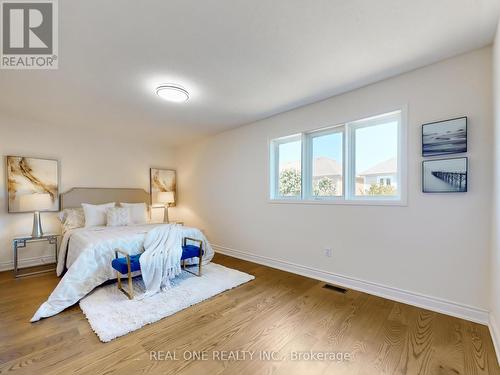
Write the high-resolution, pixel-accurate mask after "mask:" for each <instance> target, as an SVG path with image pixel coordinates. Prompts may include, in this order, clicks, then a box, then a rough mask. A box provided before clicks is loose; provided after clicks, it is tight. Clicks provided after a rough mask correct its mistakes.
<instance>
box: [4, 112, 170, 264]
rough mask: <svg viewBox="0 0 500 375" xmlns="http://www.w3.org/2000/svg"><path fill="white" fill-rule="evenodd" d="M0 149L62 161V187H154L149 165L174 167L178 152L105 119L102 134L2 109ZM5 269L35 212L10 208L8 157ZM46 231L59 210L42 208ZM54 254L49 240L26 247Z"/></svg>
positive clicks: (54, 227)
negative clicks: (124, 133)
mask: <svg viewBox="0 0 500 375" xmlns="http://www.w3.org/2000/svg"><path fill="white" fill-rule="evenodd" d="M0 140H1V142H0V155H2V156H3V157H5V156H6V155H22V156H33V157H42V158H43V157H46V158H53V159H58V160H59V161H60V169H59V173H60V186H59V190H60V192H65V191H66V190H69V189H71V188H72V187H82V186H88V187H132V188H143V189H145V190H149V168H150V167H173V165H174V159H173V153H172V152H170V150H169V149H167V148H165V147H163V146H162V145H159V144H156V143H155V142H154V137H151V136H150V135H148V134H144V138H143V139H137V140H131V139H121V138H120V136H119V135H116V134H109V133H107V132H106V130H105V125H103V129H102V131H101V132H99V134H96V133H95V132H90V133H89V131H88V130H86V129H80V130H78V131H75V129H73V128H71V126H70V125H68V127H67V128H65V129H54V128H53V127H52V126H50V124H40V123H36V122H34V121H29V120H20V119H15V118H8V117H7V116H2V115H0ZM0 173H1V175H2V179H1V180H0V181H1V182H0V194H1V196H2V197H3V199H0V270H4V269H9V268H12V259H13V256H12V249H11V239H12V237H13V236H14V235H17V234H26V233H31V228H32V220H33V214H8V213H7V198H6V196H7V192H6V185H5V180H6V178H5V177H3V176H5V159H3V160H2V163H0ZM42 222H43V224H44V231H45V232H50V231H58V230H59V225H58V221H57V219H56V215H55V214H53V213H42ZM50 254H51V251H50V248H48V247H47V246H46V245H45V244H44V245H43V246H42V245H40V246H36V245H35V246H34V247H33V248H30V249H28V250H27V251H24V250H23V257H24V258H26V257H28V258H29V257H39V256H40V255H43V256H48V255H50Z"/></svg>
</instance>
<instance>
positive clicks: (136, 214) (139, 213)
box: [120, 202, 148, 224]
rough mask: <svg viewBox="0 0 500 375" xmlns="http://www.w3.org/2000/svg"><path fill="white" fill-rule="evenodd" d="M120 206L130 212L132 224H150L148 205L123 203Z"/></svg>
mask: <svg viewBox="0 0 500 375" xmlns="http://www.w3.org/2000/svg"><path fill="white" fill-rule="evenodd" d="M120 206H122V207H126V208H128V209H129V210H130V222H131V224H146V223H147V222H148V207H147V206H146V203H122V202H120Z"/></svg>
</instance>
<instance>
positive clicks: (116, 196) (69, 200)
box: [61, 188, 149, 210]
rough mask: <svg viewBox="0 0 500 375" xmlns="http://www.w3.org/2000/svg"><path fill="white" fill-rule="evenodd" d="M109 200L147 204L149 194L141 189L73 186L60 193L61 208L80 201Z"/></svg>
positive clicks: (71, 206)
mask: <svg viewBox="0 0 500 375" xmlns="http://www.w3.org/2000/svg"><path fill="white" fill-rule="evenodd" d="M109 202H116V203H118V202H126V203H143V202H144V203H146V205H149V194H148V193H147V192H146V191H145V190H143V189H127V188H73V189H71V190H69V191H67V192H65V193H63V194H61V210H64V209H65V208H75V207H80V206H81V204H82V203H90V204H103V203H109Z"/></svg>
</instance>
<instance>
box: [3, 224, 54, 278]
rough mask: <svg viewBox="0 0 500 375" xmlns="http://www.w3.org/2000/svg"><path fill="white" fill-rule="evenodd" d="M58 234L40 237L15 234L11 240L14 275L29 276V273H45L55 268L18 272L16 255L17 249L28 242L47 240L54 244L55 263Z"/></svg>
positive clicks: (23, 246) (24, 246)
mask: <svg viewBox="0 0 500 375" xmlns="http://www.w3.org/2000/svg"><path fill="white" fill-rule="evenodd" d="M60 236H61V235H60V234H53V233H49V234H44V235H43V236H42V237H32V236H29V235H27V236H17V237H15V238H14V239H13V240H12V248H13V250H14V277H16V278H17V277H24V276H31V275H37V274H39V273H45V272H52V271H55V270H56V267H55V266H54V267H53V268H49V269H44V270H41V271H34V272H23V273H21V272H20V270H21V269H20V268H19V265H18V263H19V262H18V257H19V250H20V249H25V248H26V245H27V244H28V243H32V242H42V241H47V242H48V243H49V244H50V245H53V246H54V255H55V257H56V263H55V264H57V255H58V250H59V249H58V242H59V241H58V240H59V237H60Z"/></svg>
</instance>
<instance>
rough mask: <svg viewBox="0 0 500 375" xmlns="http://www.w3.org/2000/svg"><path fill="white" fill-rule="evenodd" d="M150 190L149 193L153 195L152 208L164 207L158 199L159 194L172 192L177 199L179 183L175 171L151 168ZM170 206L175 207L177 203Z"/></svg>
mask: <svg viewBox="0 0 500 375" xmlns="http://www.w3.org/2000/svg"><path fill="white" fill-rule="evenodd" d="M149 189H150V191H149V192H150V194H151V205H152V206H161V205H164V204H163V203H162V202H161V201H160V200H159V199H158V194H159V193H165V192H172V193H174V199H177V197H176V189H177V182H176V175H175V170H173V169H157V168H151V169H150V172H149ZM170 206H171V207H172V206H175V202H174V203H171V204H170Z"/></svg>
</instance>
